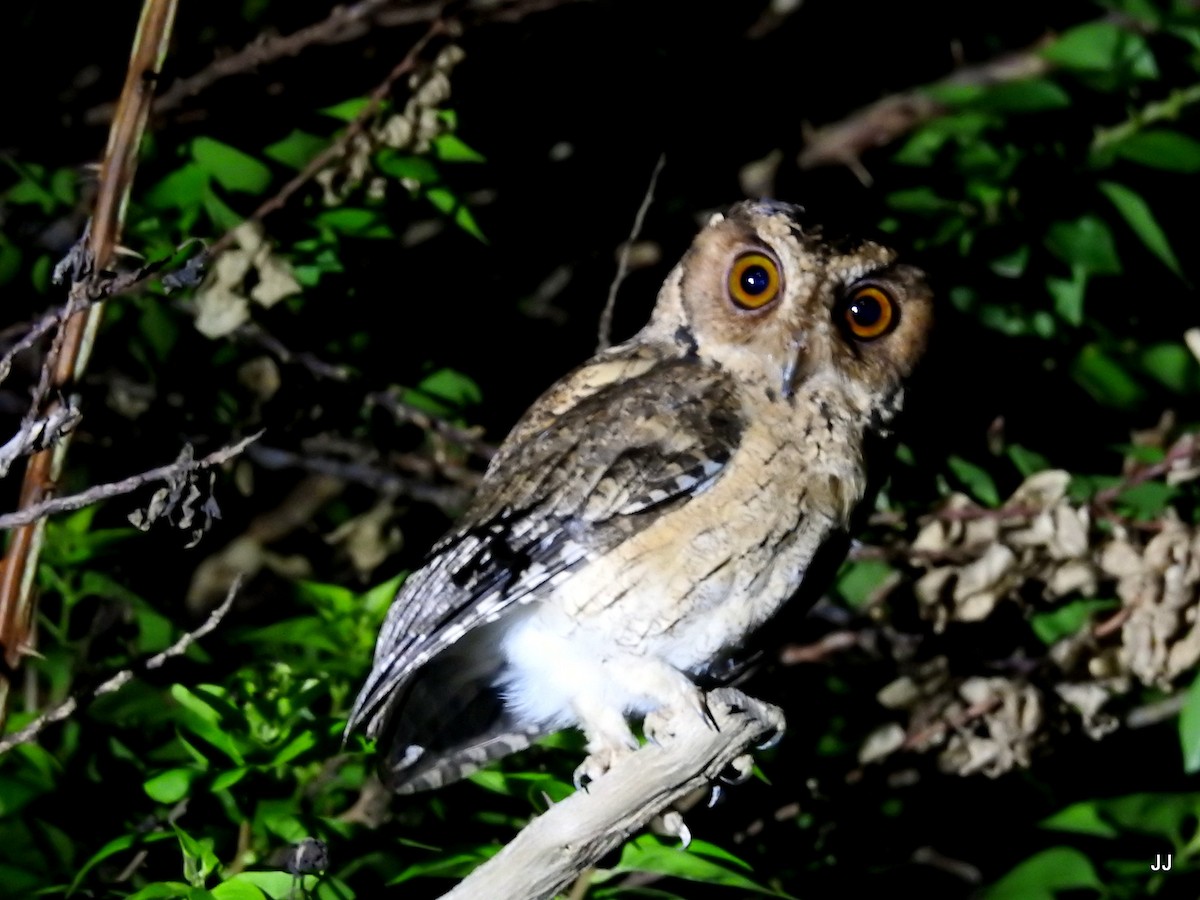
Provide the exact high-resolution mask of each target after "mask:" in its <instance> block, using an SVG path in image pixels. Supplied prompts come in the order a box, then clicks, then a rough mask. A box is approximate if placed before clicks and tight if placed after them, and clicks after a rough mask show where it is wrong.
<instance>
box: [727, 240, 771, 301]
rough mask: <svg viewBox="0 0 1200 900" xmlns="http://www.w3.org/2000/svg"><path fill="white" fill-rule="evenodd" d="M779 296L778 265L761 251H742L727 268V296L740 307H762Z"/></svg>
mask: <svg viewBox="0 0 1200 900" xmlns="http://www.w3.org/2000/svg"><path fill="white" fill-rule="evenodd" d="M778 296H779V266H777V265H775V261H774V260H773V259H771V258H770V257H769V256H766V255H764V254H762V253H743V254H742V255H741V256H739V257H738V258H737V259H735V260H734V261H733V266H732V268H730V270H729V298H730V299H731V300H733V302H734V303H736V304H737V305H738V306H740V307H741V308H742V309H762V308H763V307H764V306H766V305H767V304H768V303H770V302H771V301H772V300H774V299H775V298H776V297H778Z"/></svg>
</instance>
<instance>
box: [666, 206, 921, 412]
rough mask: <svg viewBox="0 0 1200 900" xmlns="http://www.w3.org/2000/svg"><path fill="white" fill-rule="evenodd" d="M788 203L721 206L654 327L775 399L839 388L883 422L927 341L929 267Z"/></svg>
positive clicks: (671, 285)
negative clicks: (826, 227)
mask: <svg viewBox="0 0 1200 900" xmlns="http://www.w3.org/2000/svg"><path fill="white" fill-rule="evenodd" d="M802 213H803V211H802V210H801V209H800V208H799V207H797V206H792V205H790V204H786V203H778V202H774V201H759V202H746V203H739V204H738V205H736V206H734V207H733V208H732V209H731V210H730V211H729V212H728V213H727V214H725V215H716V216H713V218H712V219H711V220H710V221H709V223H708V224H707V226H705V228H704V229H703V230H702V231H701V232H700V233H699V235H697V236H696V239H695V241H694V242H693V243H692V246H691V248H690V249H689V250H688V252H687V253H686V254H685V255H684V257H683V259H682V260H681V261H680V263H679V265H678V266H676V267H675V269H674V270H673V271H672V272H671V274H670V276H668V278H667V281H666V283H665V284H664V285H663V289H662V292H661V293H660V294H659V297H658V303H657V305H656V307H655V310H654V315H653V317H652V319H651V322H650V324H649V325H648V326H647V329H648V331H649V332H650V333H651V334H653V335H654V337H655V338H656V339H658V340H670V341H674V342H675V343H676V344H678V345H680V347H681V349H682V350H683V351H684V352H686V353H695V354H696V355H697V356H699V357H700V358H701V359H703V360H706V361H710V362H713V363H716V364H718V365H721V366H723V367H725V368H727V369H728V370H730V372H731V373H733V374H734V375H736V376H737V377H738V379H739V380H740V381H741V382H742V383H743V384H747V385H761V387H762V389H763V390H765V391H767V392H768V395H769V396H771V397H773V398H778V399H781V400H783V401H787V402H797V401H799V400H802V399H803V398H804V397H805V396H828V395H829V394H830V393H832V394H834V395H837V396H838V397H839V400H842V401H843V402H845V403H848V404H849V409H846V410H845V411H846V412H848V413H851V414H854V415H855V416H856V417H858V416H861V417H862V421H863V422H880V423H881V422H886V421H887V420H889V419H890V418H891V416H892V414H893V413H894V412H895V409H896V408H897V406H898V405H899V399H900V396H901V389H902V386H903V383H904V381H905V379H907V377H908V375H909V374H910V373H911V372H912V369H913V367H914V366H915V365H916V362H917V360H918V359H919V358H920V356H921V354H922V352H923V351H924V349H925V344H926V338H927V335H928V332H929V329H930V326H931V324H932V320H933V302H932V301H933V298H932V294H931V292H930V290H929V287H928V285H927V284H926V281H925V276H924V273H922V272H921V270H920V269H917V268H915V267H914V266H911V265H907V264H904V263H900V262H898V260H897V254H896V252H895V251H894V250H891V249H889V248H887V247H884V246H882V245H880V244H876V243H873V242H871V241H866V240H853V239H841V240H828V239H826V238H825V237H824V236H823V235H822V233H821V231H820V229H819V228H816V227H813V226H812V225H805V224H803V223H802V219H801V217H802Z"/></svg>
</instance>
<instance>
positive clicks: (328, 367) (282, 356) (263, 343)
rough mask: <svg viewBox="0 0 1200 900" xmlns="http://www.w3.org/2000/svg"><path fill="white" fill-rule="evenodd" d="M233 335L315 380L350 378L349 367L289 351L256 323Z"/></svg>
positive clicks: (281, 342) (245, 326) (240, 329)
mask: <svg viewBox="0 0 1200 900" xmlns="http://www.w3.org/2000/svg"><path fill="white" fill-rule="evenodd" d="M234 334H235V335H236V336H237V337H239V338H245V339H246V340H248V341H252V342H253V343H255V344H258V345H259V346H260V347H262V348H263V349H264V350H266V351H267V352H268V353H272V354H274V355H275V356H277V357H278V358H279V361H280V362H282V363H295V364H297V365H299V366H302V367H304V368H305V369H307V370H308V371H309V372H310V373H311V374H313V375H315V376H316V377H317V378H329V379H331V380H333V381H347V380H348V379H349V378H350V367H349V366H341V365H335V364H334V363H327V362H325V361H324V360H323V359H320V358H319V357H317V356H316V355H315V354H313V353H310V352H308V351H307V350H299V351H296V350H291V349H289V348H288V347H287V346H286V345H285V344H284V343H283V341H281V340H279V338H277V337H275V335H273V334H271V333H270V332H269V331H267V330H266V329H265V328H263V327H262V326H261V325H260V324H259V323H257V322H246V323H245V324H243V325H239V326H238V329H237V331H235V332H234Z"/></svg>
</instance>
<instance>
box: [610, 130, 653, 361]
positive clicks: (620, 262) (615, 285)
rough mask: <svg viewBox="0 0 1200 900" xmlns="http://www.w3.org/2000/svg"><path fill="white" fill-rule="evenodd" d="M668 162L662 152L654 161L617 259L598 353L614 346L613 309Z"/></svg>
mask: <svg viewBox="0 0 1200 900" xmlns="http://www.w3.org/2000/svg"><path fill="white" fill-rule="evenodd" d="M666 162H667V154H665V153H660V154H659V155H658V160H657V161H656V162H655V163H654V171H653V172H651V173H650V183H649V184H648V185H646V193H645V194H643V195H642V202H641V205H640V206H638V211H637V215H636V216H634V217H633V228H632V229H631V230H630V232H629V240H627V241H626V242H625V243H624V244H622V245H621V254H620V256H619V257H618V259H617V274H616V275H615V276H614V277H613V280H612V284H610V285H609V286H608V299H607V300H605V301H604V311H603V312H601V313H600V330H599V334H598V335H597V340H596V352H597V353H599V352H600V351H601V350H607V349H608V348H609V347H611V346H612V320H613V310H614V309H615V308H616V306H617V291H619V290H620V289H621V282H623V281H624V280H625V276H627V275H628V274H629V252H630V250H631V249H632V248H633V242H634V241H636V240H637V239H638V235H639V234H641V233H642V225H643V223H644V222H645V221H646V213H647V212H649V211H650V204H651V203H653V202H654V186H655V185H656V184H658V175H659V173H660V172H661V171H662V170H663V166H664V165H666Z"/></svg>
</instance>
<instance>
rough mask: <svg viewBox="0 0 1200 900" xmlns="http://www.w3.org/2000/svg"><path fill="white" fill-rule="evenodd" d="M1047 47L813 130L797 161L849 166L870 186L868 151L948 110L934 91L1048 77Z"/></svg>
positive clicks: (965, 71)
mask: <svg viewBox="0 0 1200 900" xmlns="http://www.w3.org/2000/svg"><path fill="white" fill-rule="evenodd" d="M1044 43H1045V42H1039V43H1038V44H1035V45H1034V46H1033V47H1031V48H1029V49H1027V50H1022V51H1019V52H1017V53H1010V54H1007V55H1005V56H1001V57H998V58H997V59H993V60H989V61H988V62H985V63H981V64H979V65H975V66H964V67H963V68H961V69H959V70H958V71H957V72H955V73H954V74H953V75H950V76H949V77H947V78H944V79H942V80H941V81H939V82H936V83H935V84H934V85H932V86H931V87H930V88H917V89H915V90H910V91H904V92H902V93H899V94H893V95H892V96H890V97H884V98H883V99H882V100H877V101H876V102H874V103H872V104H870V105H869V106H864V107H863V108H862V109H860V110H857V111H855V112H853V113H851V114H850V115H849V116H847V117H846V118H844V119H842V120H841V121H840V122H834V123H833V124H831V125H822V126H821V127H820V128H816V129H813V130H812V131H811V132H810V133H809V134H808V136H807V138H806V140H805V146H804V149H803V150H801V151H800V156H799V157H798V158H797V163H798V164H799V166H800V168H802V169H813V168H816V167H817V166H834V165H844V166H848V167H849V168H850V169H852V170H853V171H854V172H855V174H857V175H858V177H859V178H860V179H861V180H862V181H863V182H864V183H866V184H869V183H870V181H871V177H870V175H869V174H868V173H867V171H866V169H864V168H863V165H862V162H861V159H862V155H863V154H864V153H866V152H867V151H868V150H873V149H875V148H876V147H883V146H885V145H887V144H890V143H891V142H892V141H894V140H896V139H897V138H899V137H901V136H902V135H905V134H907V133H908V132H910V131H912V130H913V129H915V128H916V127H917V126H919V125H922V124H924V123H925V122H928V121H930V120H931V119H936V118H937V117H938V116H941V115H944V114H945V113H946V112H947V111H948V107H947V106H946V105H945V104H943V103H940V102H938V101H937V100H935V99H934V97H933V94H932V93H931V91H933V92H936V91H937V90H939V89H947V88H953V87H968V86H972V85H977V86H981V87H982V86H987V85H992V84H1000V83H1003V82H1007V81H1020V80H1022V79H1025V78H1034V77H1037V76H1039V75H1044V74H1045V73H1046V72H1048V71H1050V67H1051V64H1050V62H1049V61H1048V60H1046V59H1045V58H1043V57H1042V56H1041V55H1040V53H1039V52H1038V51H1039V50H1040V49H1041V48H1042V47H1043V46H1044Z"/></svg>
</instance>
